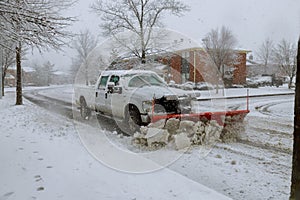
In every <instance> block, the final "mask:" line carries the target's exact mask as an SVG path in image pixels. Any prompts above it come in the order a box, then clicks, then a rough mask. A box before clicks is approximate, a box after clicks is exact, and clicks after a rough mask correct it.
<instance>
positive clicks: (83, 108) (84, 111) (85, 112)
mask: <svg viewBox="0 0 300 200" xmlns="http://www.w3.org/2000/svg"><path fill="white" fill-rule="evenodd" d="M80 115H81V117H82V118H83V119H85V120H88V119H89V118H90V117H91V109H89V108H88V107H87V104H86V101H85V99H84V98H80Z"/></svg>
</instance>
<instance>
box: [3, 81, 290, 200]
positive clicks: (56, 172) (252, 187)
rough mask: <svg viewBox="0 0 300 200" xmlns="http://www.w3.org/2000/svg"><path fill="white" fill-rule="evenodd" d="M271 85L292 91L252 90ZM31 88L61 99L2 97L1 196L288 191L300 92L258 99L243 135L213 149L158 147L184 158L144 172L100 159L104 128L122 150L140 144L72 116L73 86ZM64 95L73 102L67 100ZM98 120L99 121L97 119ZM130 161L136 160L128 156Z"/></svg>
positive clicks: (256, 195)
mask: <svg viewBox="0 0 300 200" xmlns="http://www.w3.org/2000/svg"><path fill="white" fill-rule="evenodd" d="M266 91H268V92H269V93H268V94H270V92H271V93H272V92H273V93H274V94H278V93H280V94H283V93H291V91H289V90H287V89H283V88H278V89H277V90H275V88H274V90H273V91H272V90H270V88H266V89H265V90H264V89H263V88H262V89H260V90H259V91H258V92H257V93H254V92H252V94H253V95H255V94H256V95H262V94H265V93H266ZM230 92H233V94H242V93H244V92H245V90H242V91H238V90H235V91H232V90H231V91H228V95H229V96H230V94H231V93H230ZM28 94H31V95H33V96H39V95H40V96H39V98H44V100H45V101H46V100H50V102H51V101H52V102H53V105H48V107H47V106H45V104H42V106H43V107H44V108H40V107H39V106H37V105H34V104H33V103H31V102H29V101H27V100H26V101H25V105H24V106H20V107H16V106H13V102H14V94H13V93H12V92H10V93H6V96H5V97H4V99H2V100H0V110H1V112H0V118H1V120H2V121H3V122H5V123H4V124H1V140H0V141H1V145H0V146H1V153H0V159H1V163H3V164H1V165H0V170H1V172H3V177H4V178H3V179H1V180H2V181H0V185H1V187H0V188H1V189H0V199H1V200H2V199H3V200H4V199H20V197H22V199H99V198H100V199H226V197H223V196H221V195H220V194H218V193H216V192H219V193H222V194H223V195H226V196H228V197H230V198H232V199H249V200H252V199H262V200H263V199H276V200H277V199H279V200H280V199H287V198H288V195H289V190H290V189H289V188H290V172H291V152H292V149H291V147H292V146H291V145H292V132H293V127H292V125H293V118H292V112H293V106H292V105H293V98H294V97H293V95H284V96H268V97H263V96H262V97H253V98H250V110H251V112H250V114H248V115H247V117H246V118H245V122H244V123H245V132H244V133H243V134H242V137H241V139H240V140H239V141H238V142H236V143H229V144H224V143H217V144H216V145H215V146H213V147H212V148H209V149H203V148H202V147H197V146H195V147H192V148H191V149H189V150H188V151H187V152H185V153H183V154H182V153H181V152H176V151H175V150H169V149H162V150H159V151H158V154H159V153H161V154H164V155H171V156H174V158H176V159H174V160H172V162H168V163H163V164H164V165H162V163H160V162H158V163H156V164H158V165H160V166H158V168H157V170H154V171H152V172H150V173H142V174H140V175H138V174H132V173H126V172H120V171H118V170H114V169H111V168H109V167H107V163H105V161H104V163H102V162H101V160H100V162H99V161H97V160H96V159H95V157H97V158H98V156H97V155H95V152H96V151H98V150H99V149H100V150H101V148H100V147H99V142H98V141H101V139H102V138H103V135H106V136H107V138H108V139H109V140H110V141H111V142H112V143H114V144H115V145H117V146H118V147H120V148H122V149H127V150H129V151H134V150H135V149H134V147H133V146H131V144H130V141H131V138H130V137H120V135H118V134H116V132H115V131H113V130H110V128H111V127H109V126H111V125H110V124H109V123H108V128H107V130H103V129H100V130H99V128H98V127H93V126H90V125H89V124H91V123H92V122H87V123H85V122H84V121H76V120H72V119H70V116H69V115H70V112H69V110H70V109H72V108H71V106H70V105H71V102H72V88H71V87H70V86H68V87H55V88H50V89H46V90H40V91H37V92H30V93H29V92H26V95H28ZM250 94H251V91H250ZM29 96H30V95H29ZM43 96H47V97H43ZM204 96H205V95H204ZM53 99H58V100H60V101H61V102H59V101H54V100H53ZM62 102H69V103H65V105H63V103H62ZM207 103H208V104H212V103H211V102H207V101H200V104H207ZM213 103H216V102H213ZM223 106H224V105H223ZM226 106H227V107H229V108H230V107H235V108H237V107H238V108H244V106H245V99H244V98H238V99H227V100H226ZM55 107H56V108H57V109H54V108H55ZM45 108H46V109H45ZM62 108H65V110H64V109H62ZM49 110H52V111H54V112H55V113H51V112H49ZM59 111H60V112H59ZM57 113H60V115H58V114H57ZM61 114H62V115H61ZM93 120H94V121H97V120H96V119H95V118H93V119H92V121H93ZM82 127H83V128H84V130H86V134H84V136H85V137H84V138H83V137H82V135H81V134H82V133H81V134H79V135H80V138H81V141H80V139H79V137H78V133H80V130H79V129H80V128H82ZM101 128H103V127H101ZM93 131H95V132H93ZM87 143H89V144H90V145H92V146H93V148H94V150H95V152H93V150H92V151H91V149H88V151H89V152H88V151H87V150H86V149H85V148H84V146H86V144H87ZM82 144H84V145H82ZM89 147H91V146H89ZM89 153H90V154H89ZM98 153H99V152H98ZM102 153H103V152H102ZM105 153H109V152H105ZM100 154H101V152H100ZM100 156H101V155H100ZM142 157H143V156H142ZM146 157H147V156H146ZM103 158H105V157H103ZM119 159H120V160H123V158H122V159H121V158H120V157H119ZM152 160H153V159H152ZM3 161H4V162H3ZM154 161H155V160H154ZM107 162H113V161H111V160H107ZM103 164H104V165H103ZM126 164H128V163H121V165H126ZM105 165H106V166H105ZM154 165H155V163H154ZM128 166H129V167H132V166H130V165H128ZM165 166H166V167H167V168H165ZM125 171H126V170H125ZM129 171H130V170H129ZM186 177H187V178H186ZM4 180H6V181H4ZM203 185H204V186H203ZM205 186H206V187H208V188H211V189H212V190H215V191H216V192H213V191H212V190H210V189H208V188H206V187H205ZM24 197H25V198H24Z"/></svg>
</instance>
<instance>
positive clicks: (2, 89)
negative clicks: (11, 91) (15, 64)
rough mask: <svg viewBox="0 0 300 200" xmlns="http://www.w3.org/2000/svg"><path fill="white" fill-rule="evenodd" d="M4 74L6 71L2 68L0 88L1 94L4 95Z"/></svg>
mask: <svg viewBox="0 0 300 200" xmlns="http://www.w3.org/2000/svg"><path fill="white" fill-rule="evenodd" d="M5 76H6V71H5V70H3V71H2V88H1V91H2V96H4V83H5V82H4V81H5Z"/></svg>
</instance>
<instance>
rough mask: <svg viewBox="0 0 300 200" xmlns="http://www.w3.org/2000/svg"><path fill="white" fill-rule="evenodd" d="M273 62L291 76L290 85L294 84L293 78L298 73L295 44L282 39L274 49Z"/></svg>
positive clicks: (286, 74)
mask: <svg viewBox="0 0 300 200" xmlns="http://www.w3.org/2000/svg"><path fill="white" fill-rule="evenodd" d="M272 55H273V56H272V57H273V62H274V63H275V64H276V65H278V66H279V68H280V71H281V72H282V73H283V75H285V76H288V77H289V79H290V80H289V83H288V87H289V89H290V88H291V86H292V83H293V79H294V77H295V75H296V55H297V50H296V46H295V44H293V43H291V42H288V41H287V40H285V39H282V40H281V41H280V42H279V43H278V44H277V45H276V46H275V47H274V48H273V51H272Z"/></svg>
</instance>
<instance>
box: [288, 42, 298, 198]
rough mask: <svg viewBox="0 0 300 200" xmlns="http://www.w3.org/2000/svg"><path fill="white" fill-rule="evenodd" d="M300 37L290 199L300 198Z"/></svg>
mask: <svg viewBox="0 0 300 200" xmlns="http://www.w3.org/2000/svg"><path fill="white" fill-rule="evenodd" d="M299 156H300V38H299V40H298V54H297V73H296V88H295V108H294V145H293V160H292V162H293V163H292V164H293V165H292V184H291V194H290V200H296V199H300V157H299Z"/></svg>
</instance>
